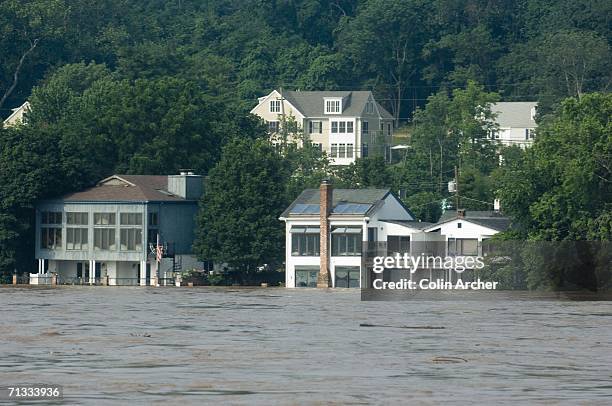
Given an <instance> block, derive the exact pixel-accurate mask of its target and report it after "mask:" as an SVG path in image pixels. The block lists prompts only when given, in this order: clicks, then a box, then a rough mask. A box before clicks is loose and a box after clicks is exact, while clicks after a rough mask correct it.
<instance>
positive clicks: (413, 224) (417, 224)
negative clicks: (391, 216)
mask: <svg viewBox="0 0 612 406" xmlns="http://www.w3.org/2000/svg"><path fill="white" fill-rule="evenodd" d="M380 221H384V222H385V223H391V224H398V225H400V226H406V227H410V228H415V229H417V230H423V229H425V228H427V227H429V226H432V225H433V224H434V223H428V222H427V221H414V220H380Z"/></svg>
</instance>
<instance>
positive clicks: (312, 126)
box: [251, 90, 394, 165]
mask: <svg viewBox="0 0 612 406" xmlns="http://www.w3.org/2000/svg"><path fill="white" fill-rule="evenodd" d="M251 113H252V114H255V115H257V116H259V117H261V118H262V119H263V120H265V121H266V123H268V129H269V132H270V137H271V139H272V141H273V142H274V143H279V142H281V140H282V134H283V128H282V123H283V122H286V121H287V120H289V121H293V120H295V122H296V123H297V126H298V133H299V131H301V130H303V131H304V133H305V134H306V135H307V136H308V139H309V140H310V142H311V143H312V145H313V146H315V147H317V148H319V149H320V150H321V151H324V152H326V153H327V156H328V157H329V158H330V161H331V163H332V164H335V165H348V164H350V163H352V162H354V161H355V159H357V158H361V157H367V156H368V155H374V154H379V155H383V156H385V157H386V158H390V156H391V153H390V147H391V139H392V136H393V131H394V128H393V122H394V121H393V116H392V115H391V114H390V113H389V112H388V111H387V110H385V109H384V108H383V107H382V106H381V105H380V104H379V103H378V102H377V101H376V100H375V98H374V95H373V94H372V92H370V91H299V90H298V91H282V93H281V91H280V90H273V91H272V92H270V94H268V95H266V96H264V97H260V98H259V102H258V104H257V106H255V107H254V108H253V109H252V110H251ZM287 131H288V134H287V135H288V142H293V143H296V144H298V146H300V147H301V146H302V145H300V144H301V139H300V137H298V136H297V134H296V133H295V132H296V131H294V130H290V129H287Z"/></svg>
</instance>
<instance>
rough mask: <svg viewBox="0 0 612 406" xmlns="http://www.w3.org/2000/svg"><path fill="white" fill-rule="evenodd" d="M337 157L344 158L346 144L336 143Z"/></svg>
mask: <svg viewBox="0 0 612 406" xmlns="http://www.w3.org/2000/svg"><path fill="white" fill-rule="evenodd" d="M338 158H346V144H338Z"/></svg>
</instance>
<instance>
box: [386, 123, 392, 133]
mask: <svg viewBox="0 0 612 406" xmlns="http://www.w3.org/2000/svg"><path fill="white" fill-rule="evenodd" d="M387 135H391V123H389V124H387Z"/></svg>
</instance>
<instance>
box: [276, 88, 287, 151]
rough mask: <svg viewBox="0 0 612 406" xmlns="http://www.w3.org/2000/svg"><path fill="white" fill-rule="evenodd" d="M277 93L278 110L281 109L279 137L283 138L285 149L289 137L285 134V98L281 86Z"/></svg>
mask: <svg viewBox="0 0 612 406" xmlns="http://www.w3.org/2000/svg"><path fill="white" fill-rule="evenodd" d="M278 91H279V93H280V108H281V121H280V124H281V126H282V128H281V129H280V130H281V136H282V137H283V149H286V148H287V138H288V137H289V135H288V134H287V120H286V117H285V97H284V96H283V87H282V86H281V87H280V88H279V89H278Z"/></svg>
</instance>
